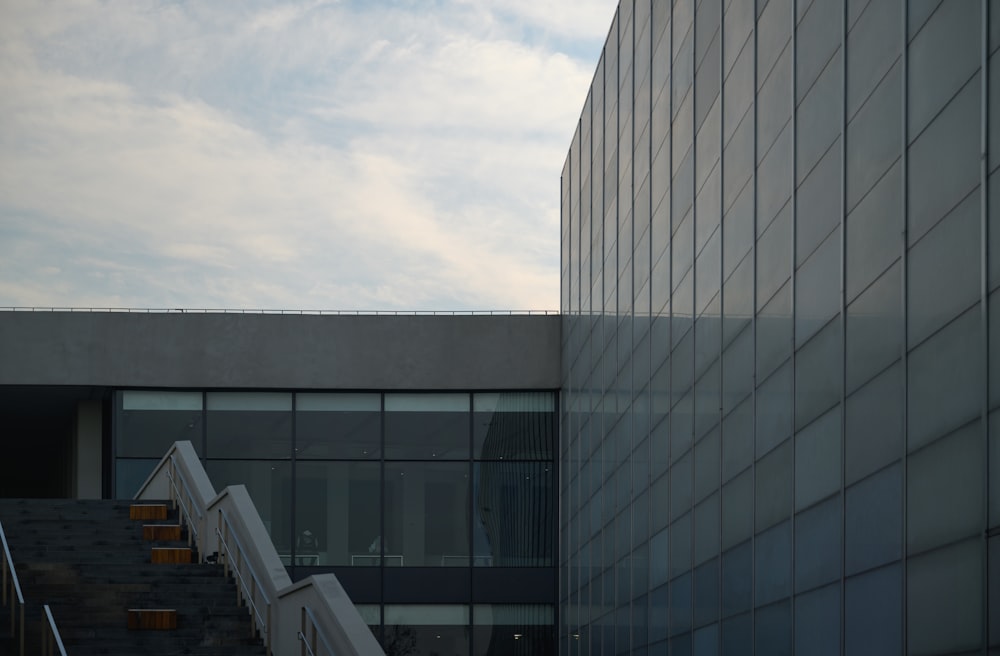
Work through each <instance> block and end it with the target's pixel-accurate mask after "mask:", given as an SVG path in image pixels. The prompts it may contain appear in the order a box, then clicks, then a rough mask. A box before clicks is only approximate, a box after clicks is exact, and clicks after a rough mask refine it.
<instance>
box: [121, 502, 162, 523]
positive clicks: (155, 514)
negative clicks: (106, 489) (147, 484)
mask: <svg viewBox="0 0 1000 656" xmlns="http://www.w3.org/2000/svg"><path fill="white" fill-rule="evenodd" d="M128 517H129V519H166V518H167V505H166V504H165V503H156V504H142V503H133V504H132V505H131V506H129V508H128Z"/></svg>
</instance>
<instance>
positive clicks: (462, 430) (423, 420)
mask: <svg viewBox="0 0 1000 656" xmlns="http://www.w3.org/2000/svg"><path fill="white" fill-rule="evenodd" d="M469 410H470V408H469V396H468V394H386V395H385V457H386V459H388V460H463V459H467V458H468V457H469V443H470V442H469V441H470V435H469V433H470V422H469Z"/></svg>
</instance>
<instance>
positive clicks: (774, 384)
mask: <svg viewBox="0 0 1000 656" xmlns="http://www.w3.org/2000/svg"><path fill="white" fill-rule="evenodd" d="M998 47H1000V8H998V7H997V5H996V3H995V2H991V1H989V0H945V1H944V2H931V3H917V2H907V1H906V0H879V1H878V2H867V3H865V2H850V1H848V0H830V1H818V0H815V1H814V0H674V1H673V2H658V1H656V0H652V1H651V0H623V1H622V2H621V3H620V4H619V6H618V10H617V12H616V13H615V17H614V20H613V22H612V24H611V28H610V31H609V34H608V38H607V42H606V44H605V47H604V51H603V53H602V56H601V59H600V61H599V63H598V65H597V69H596V73H595V77H594V79H593V83H592V85H591V88H590V90H589V93H588V95H587V99H586V101H585V103H584V106H583V112H582V115H581V118H580V122H579V125H578V128H577V131H576V133H575V135H574V137H573V139H572V141H571V144H570V149H569V154H568V157H567V159H566V163H565V165H564V168H563V175H562V190H561V191H562V228H561V229H562V264H561V269H562V281H561V288H562V299H561V307H562V311H563V313H564V315H565V323H564V329H563V337H564V342H563V358H562V361H563V389H564V393H563V395H562V401H563V408H562V413H563V414H562V416H563V421H562V423H561V426H562V430H563V439H562V440H561V452H560V465H561V468H562V471H561V476H560V480H561V485H562V488H561V500H562V502H563V506H562V510H563V514H562V522H563V524H562V526H561V531H562V535H563V536H564V540H563V541H562V543H561V552H560V566H561V569H560V572H561V580H560V595H561V600H560V603H561V608H562V612H561V619H562V622H563V624H562V626H561V629H560V630H561V636H560V638H561V639H560V651H561V652H562V653H563V654H596V653H603V654H608V653H614V654H622V653H647V652H648V653H667V652H668V651H669V653H676V654H718V653H741V654H743V653H747V654H749V653H756V654H768V655H771V654H790V653H793V652H797V653H827V652H829V653H852V654H853V653H879V654H899V653H922V654H945V653H970V654H971V653H976V654H985V653H987V652H989V653H993V651H994V650H996V649H997V648H998V647H1000V619H998V618H1000V615H998V613H997V609H1000V585H997V581H998V580H1000V579H998V578H997V575H996V572H997V571H1000V570H998V562H997V558H998V557H997V553H998V547H997V541H998V540H1000V537H998V536H1000V521H998V518H1000V501H998V500H1000V495H998V490H1000V484H998V483H997V481H1000V474H998V472H997V470H996V467H997V465H998V462H1000V459H998V458H1000V456H998V453H1000V440H998V437H997V436H998V435H1000V429H998V428H997V426H998V423H997V421H998V420H997V417H998V415H1000V412H998V409H1000V393H998V392H997V390H998V389H1000V387H998V372H1000V364H998V363H1000V357H998V353H1000V345H998V343H997V342H998V339H1000V329H998V327H997V320H998V316H1000V309H998V308H1000V296H998V291H997V290H998V289H1000V273H998V272H1000V264H998V263H1000V253H998V248H1000V238H998V235H1000V225H998V220H997V217H998V216H1000V213H998V211H997V208H998V207H1000V204H998V199H997V198H996V194H997V190H998V189H1000V175H997V170H998V167H1000V128H998V126H997V125H996V123H997V120H998V117H1000V111H998V106H997V89H1000V81H998V80H997V74H998V73H997V72H998V71H1000V62H998V61H997V52H998Z"/></svg>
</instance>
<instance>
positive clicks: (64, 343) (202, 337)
mask: <svg viewBox="0 0 1000 656" xmlns="http://www.w3.org/2000/svg"><path fill="white" fill-rule="evenodd" d="M560 325H561V318H560V317H559V316H558V315H548V316H546V315H456V316H451V315H448V316H427V315H400V316H384V315H383V316H370V315H362V316H350V315H346V316H345V315H271V314H179V313H177V314H173V313H172V314H139V313H113V312H93V313H90V312H14V311H0V362H3V363H4V366H3V367H2V368H0V385H96V386H113V387H129V386H135V387H192V388H203V387H216V388H226V387H229V388H288V389H373V390H374V389H441V390H448V389H557V388H558V387H559V385H560V375H559V373H560V372H559V368H560Z"/></svg>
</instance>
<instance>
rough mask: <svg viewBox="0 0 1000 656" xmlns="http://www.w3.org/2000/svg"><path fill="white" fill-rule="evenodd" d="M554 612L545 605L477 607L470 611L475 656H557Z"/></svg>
mask: <svg viewBox="0 0 1000 656" xmlns="http://www.w3.org/2000/svg"><path fill="white" fill-rule="evenodd" d="M554 616H555V613H554V610H553V607H552V606H549V605H545V604H480V605H476V606H473V608H472V622H473V632H474V633H473V654H474V656H501V655H502V656H507V655H511V656H513V655H518V656H546V655H548V654H554V653H556V639H555V625H554V622H555V618H554Z"/></svg>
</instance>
